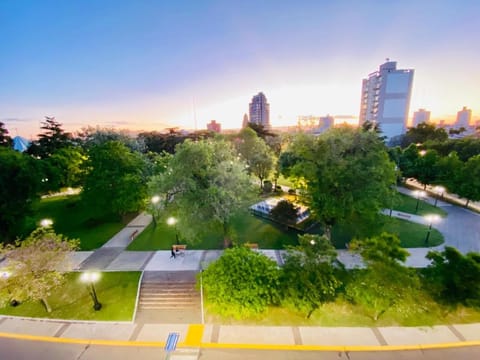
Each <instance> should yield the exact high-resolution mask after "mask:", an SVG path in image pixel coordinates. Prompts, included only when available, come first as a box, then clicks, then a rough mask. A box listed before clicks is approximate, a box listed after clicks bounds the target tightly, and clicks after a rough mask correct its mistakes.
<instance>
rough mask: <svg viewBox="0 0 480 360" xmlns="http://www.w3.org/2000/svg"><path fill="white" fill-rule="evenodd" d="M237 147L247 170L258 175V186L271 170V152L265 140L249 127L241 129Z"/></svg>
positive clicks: (272, 162)
mask: <svg viewBox="0 0 480 360" xmlns="http://www.w3.org/2000/svg"><path fill="white" fill-rule="evenodd" d="M237 149H238V152H239V153H240V155H241V156H242V158H243V159H244V160H245V162H246V163H247V166H248V171H249V172H250V173H251V174H253V175H255V176H256V177H258V179H259V180H260V188H262V186H263V180H264V179H267V178H268V176H269V175H270V173H271V172H272V170H273V165H274V157H273V153H272V151H271V150H270V148H269V147H268V145H267V144H266V143H265V141H264V140H263V139H261V138H259V137H258V136H257V134H256V133H255V131H253V130H252V129H251V128H250V127H246V128H245V129H242V131H241V132H240V135H239V140H238V142H237Z"/></svg>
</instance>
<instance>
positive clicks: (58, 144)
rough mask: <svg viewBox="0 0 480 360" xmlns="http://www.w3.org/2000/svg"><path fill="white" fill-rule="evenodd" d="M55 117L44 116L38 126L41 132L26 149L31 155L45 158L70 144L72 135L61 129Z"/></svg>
mask: <svg viewBox="0 0 480 360" xmlns="http://www.w3.org/2000/svg"><path fill="white" fill-rule="evenodd" d="M62 126H63V125H62V124H60V123H59V122H58V121H57V120H56V119H55V117H49V116H45V120H44V121H43V122H42V126H41V127H40V128H41V129H42V130H43V132H42V133H40V134H38V140H36V141H33V142H32V144H31V145H30V146H29V148H28V149H27V152H28V153H29V154H31V155H34V156H37V157H40V158H46V157H49V156H50V155H52V154H54V153H55V152H56V151H57V150H59V149H61V148H63V147H66V146H69V145H71V144H72V136H71V134H70V133H67V132H65V131H64V130H63V128H62Z"/></svg>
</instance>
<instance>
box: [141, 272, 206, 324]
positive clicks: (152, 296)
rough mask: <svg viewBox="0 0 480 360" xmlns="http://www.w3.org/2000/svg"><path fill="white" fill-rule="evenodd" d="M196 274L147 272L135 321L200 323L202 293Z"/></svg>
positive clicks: (144, 276)
mask: <svg viewBox="0 0 480 360" xmlns="http://www.w3.org/2000/svg"><path fill="white" fill-rule="evenodd" d="M195 275H196V273H195V272H193V271H176V272H165V271H146V272H145V273H144V275H143V279H142V285H141V287H140V298H139V302H138V308H137V316H136V319H135V321H136V322H142V323H158V322H161V323H192V322H193V323H198V322H200V320H201V304H200V292H199V291H197V289H196V287H195V284H196V279H195Z"/></svg>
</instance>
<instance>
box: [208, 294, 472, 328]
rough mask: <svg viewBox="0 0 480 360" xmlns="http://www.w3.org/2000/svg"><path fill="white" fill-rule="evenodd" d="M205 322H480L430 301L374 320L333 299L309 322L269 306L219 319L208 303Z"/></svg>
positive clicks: (462, 310)
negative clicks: (246, 315) (250, 314)
mask: <svg viewBox="0 0 480 360" xmlns="http://www.w3.org/2000/svg"><path fill="white" fill-rule="evenodd" d="M205 308H206V320H207V322H209V323H222V324H225V325H256V326H286V325H288V326H325V327H374V326H433V325H445V324H465V323H476V322H480V311H479V310H475V309H473V308H467V307H463V306H458V307H456V308H452V307H448V306H442V305H439V304H437V303H436V302H434V301H432V300H426V302H424V303H422V308H420V306H419V307H418V309H417V311H413V312H412V313H411V314H405V313H403V312H397V311H395V310H388V311H386V312H385V313H384V314H382V316H381V317H380V319H378V320H377V321H374V320H373V319H372V318H371V317H369V316H367V315H366V314H364V313H363V311H362V310H361V309H360V308H358V307H356V306H355V305H352V304H350V303H349V302H347V301H345V300H342V299H340V298H339V299H337V300H336V301H335V302H331V303H327V304H324V305H323V306H322V307H321V308H320V309H318V310H316V311H315V312H314V313H313V314H312V316H311V317H310V319H307V318H306V314H305V313H301V312H299V311H297V310H295V309H292V308H290V307H281V306H278V307H269V308H268V309H267V310H266V311H265V312H264V313H263V314H260V315H257V316H254V317H250V318H245V319H242V320H236V319H234V318H230V317H228V318H226V317H220V316H219V315H217V314H216V313H215V308H214V306H212V305H211V304H210V303H209V302H208V300H207V301H206V304H205Z"/></svg>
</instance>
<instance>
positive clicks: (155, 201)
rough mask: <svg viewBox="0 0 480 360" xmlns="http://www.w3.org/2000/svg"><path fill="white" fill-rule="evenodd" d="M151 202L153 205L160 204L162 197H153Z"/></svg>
mask: <svg viewBox="0 0 480 360" xmlns="http://www.w3.org/2000/svg"><path fill="white" fill-rule="evenodd" d="M151 201H152V204H156V203H158V202H159V201H160V196H158V195H155V196H153V197H152V200H151Z"/></svg>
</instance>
